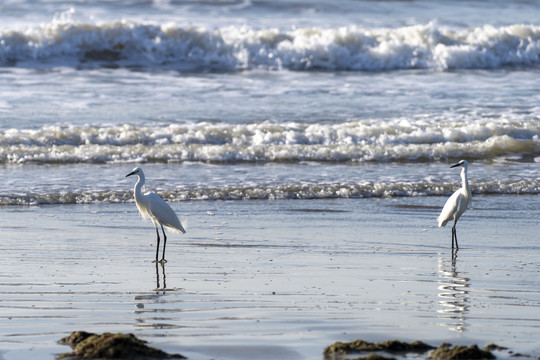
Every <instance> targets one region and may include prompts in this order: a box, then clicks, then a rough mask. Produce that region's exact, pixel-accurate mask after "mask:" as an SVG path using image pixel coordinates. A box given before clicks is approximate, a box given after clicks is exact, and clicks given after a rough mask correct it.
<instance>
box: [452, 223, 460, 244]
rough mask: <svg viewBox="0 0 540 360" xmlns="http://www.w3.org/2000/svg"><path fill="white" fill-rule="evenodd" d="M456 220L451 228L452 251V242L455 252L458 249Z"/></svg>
mask: <svg viewBox="0 0 540 360" xmlns="http://www.w3.org/2000/svg"><path fill="white" fill-rule="evenodd" d="M456 224H457V220H454V226H452V249H453V248H454V241H455V242H456V250H457V249H459V246H458V242H457V231H456Z"/></svg>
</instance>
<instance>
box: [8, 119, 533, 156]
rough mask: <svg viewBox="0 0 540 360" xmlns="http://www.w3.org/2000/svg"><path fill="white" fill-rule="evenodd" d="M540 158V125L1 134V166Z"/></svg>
mask: <svg viewBox="0 0 540 360" xmlns="http://www.w3.org/2000/svg"><path fill="white" fill-rule="evenodd" d="M507 156H512V157H515V156H523V157H526V158H529V159H533V158H535V157H538V156H540V120H538V119H536V120H535V119H534V118H528V119H527V120H526V121H524V120H508V119H499V120H493V119H489V120H478V121H474V122H461V121H450V120H447V121H445V122H444V126H443V122H440V121H437V119H431V120H429V121H428V120H425V119H418V120H416V119H394V120H388V121H381V120H378V121H375V120H361V121H346V122H341V123H320V124H303V123H296V122H287V123H272V122H263V123H247V124H225V123H206V122H201V123H191V124H172V125H132V124H123V125H106V126H99V125H84V126H77V125H47V126H43V127H41V128H37V129H8V130H5V131H1V132H0V163H26V162H37V163H59V162H62V163H65V162H68V163H114V162H141V161H142V162H182V161H202V162H216V163H228V162H298V161H322V162H343V161H358V162H373V161H375V162H393V161H398V162H417V161H430V160H440V159H449V158H450V159H455V158H461V157H466V158H469V159H483V160H487V159H494V158H498V157H507Z"/></svg>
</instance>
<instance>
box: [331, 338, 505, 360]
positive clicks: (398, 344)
mask: <svg viewBox="0 0 540 360" xmlns="http://www.w3.org/2000/svg"><path fill="white" fill-rule="evenodd" d="M501 349H505V348H503V347H500V346H497V345H494V344H490V345H488V346H486V349H484V350H482V349H480V348H478V346H477V345H471V346H468V347H467V346H463V345H456V346H451V345H450V344H446V343H443V344H441V346H440V347H438V348H435V347H433V346H431V345H428V344H426V343H423V342H421V341H413V342H410V343H407V342H403V341H398V340H389V341H383V342H379V343H370V342H367V341H364V340H354V341H351V342H347V343H343V342H336V343H334V344H332V345H330V346H327V347H326V348H325V349H324V358H325V360H340V359H349V358H350V357H349V355H351V354H367V355H366V356H361V357H357V358H355V360H392V359H394V358H392V357H386V356H385V355H383V354H380V353H378V352H383V353H390V354H399V355H404V354H407V353H411V352H414V353H419V354H422V353H425V352H427V351H429V350H432V351H431V352H430V353H429V354H428V356H427V359H430V360H460V359H466V360H481V359H494V358H495V356H494V355H493V354H492V353H491V352H490V350H501Z"/></svg>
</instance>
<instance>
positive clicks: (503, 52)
mask: <svg viewBox="0 0 540 360" xmlns="http://www.w3.org/2000/svg"><path fill="white" fill-rule="evenodd" d="M538 64H540V27H538V26H533V25H521V24H515V25H512V26H504V27H493V26H490V25H485V26H482V27H477V28H471V29H463V30H452V29H447V28H444V27H441V26H438V25H437V24H435V23H430V24H427V25H416V26H409V27H401V28H394V29H391V28H374V29H366V28H359V27H355V26H349V27H341V28H300V29H293V30H288V31H285V30H280V29H274V28H269V29H254V28H249V27H235V26H230V27H223V28H219V29H207V28H204V27H193V26H190V27H185V26H180V25H179V24H177V23H166V24H157V25H150V24H142V23H134V22H128V21H119V22H110V23H102V24H89V23H75V22H70V21H66V22H57V21H55V22H52V23H49V24H43V25H41V26H40V27H33V28H28V29H24V30H16V29H6V28H3V29H0V66H7V67H9V66H21V67H59V66H60V67H61V66H68V67H77V68H81V67H82V68H94V67H128V68H143V69H175V70H180V71H242V70H250V69H268V70H281V69H288V70H325V71H342V70H348V71H381V70H399V69H434V70H449V69H493V68H500V67H508V66H538Z"/></svg>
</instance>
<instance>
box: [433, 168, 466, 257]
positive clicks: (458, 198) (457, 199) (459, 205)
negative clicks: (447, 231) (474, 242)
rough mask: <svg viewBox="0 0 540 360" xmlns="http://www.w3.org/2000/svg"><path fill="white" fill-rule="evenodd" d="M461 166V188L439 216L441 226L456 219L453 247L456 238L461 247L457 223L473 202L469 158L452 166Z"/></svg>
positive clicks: (453, 228)
mask: <svg viewBox="0 0 540 360" xmlns="http://www.w3.org/2000/svg"><path fill="white" fill-rule="evenodd" d="M457 166H461V168H462V169H461V188H459V189H457V190H456V191H455V192H454V193H453V194H452V196H450V197H449V198H448V200H446V204H444V207H443V209H442V211H441V214H440V215H439V217H438V218H437V221H438V222H439V227H441V226H445V225H446V224H447V223H448V221H450V220H452V219H454V226H452V248H454V240H455V242H456V249H457V248H459V246H458V242H457V234H456V223H457V221H458V220H459V218H460V217H461V215H463V213H464V212H465V210H467V208H468V207H469V204H470V203H471V198H472V195H471V189H470V188H469V180H468V179H467V169H468V167H469V163H468V162H467V160H461V161H460V162H458V163H457V164H455V165H452V166H451V168H453V167H457Z"/></svg>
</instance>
